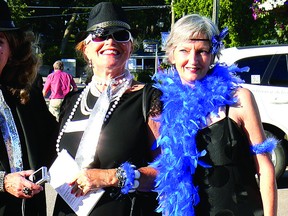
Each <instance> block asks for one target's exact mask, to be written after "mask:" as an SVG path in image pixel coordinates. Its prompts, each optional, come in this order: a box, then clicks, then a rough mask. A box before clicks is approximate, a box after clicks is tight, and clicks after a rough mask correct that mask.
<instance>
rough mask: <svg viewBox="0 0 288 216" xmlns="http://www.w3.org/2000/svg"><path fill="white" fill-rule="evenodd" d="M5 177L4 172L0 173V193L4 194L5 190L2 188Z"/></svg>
mask: <svg viewBox="0 0 288 216" xmlns="http://www.w3.org/2000/svg"><path fill="white" fill-rule="evenodd" d="M5 175H6V172H5V171H0V192H5V188H4V178H5Z"/></svg>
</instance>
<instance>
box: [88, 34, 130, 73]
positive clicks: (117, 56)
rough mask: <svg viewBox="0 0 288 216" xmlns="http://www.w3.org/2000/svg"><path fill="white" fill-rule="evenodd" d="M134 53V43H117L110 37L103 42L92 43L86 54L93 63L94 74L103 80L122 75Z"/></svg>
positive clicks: (89, 44) (89, 43)
mask: <svg viewBox="0 0 288 216" xmlns="http://www.w3.org/2000/svg"><path fill="white" fill-rule="evenodd" d="M131 52H132V42H131V41H128V42H116V41H115V40H114V39H113V38H112V37H108V38H107V39H106V40H105V41H102V42H93V41H90V42H88V43H87V44H86V46H85V50H84V53H85V55H86V57H87V59H88V60H89V61H92V65H93V71H94V74H96V75H97V76H101V77H103V78H105V77H106V78H113V77H116V76H119V75H120V74H122V73H123V72H124V70H125V66H126V62H127V60H128V59H129V57H130V54H131Z"/></svg>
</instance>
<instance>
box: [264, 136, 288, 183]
mask: <svg viewBox="0 0 288 216" xmlns="http://www.w3.org/2000/svg"><path fill="white" fill-rule="evenodd" d="M265 134H266V137H267V138H268V137H274V138H275V139H277V137H276V136H275V135H274V134H272V133H271V132H269V131H265ZM284 144H285V141H284V140H279V142H278V143H277V147H276V148H275V149H274V150H273V151H272V152H271V160H272V162H273V165H274V167H275V175H276V179H279V178H280V177H281V176H282V175H283V174H284V172H285V169H286V151H285V149H284V147H283V145H284Z"/></svg>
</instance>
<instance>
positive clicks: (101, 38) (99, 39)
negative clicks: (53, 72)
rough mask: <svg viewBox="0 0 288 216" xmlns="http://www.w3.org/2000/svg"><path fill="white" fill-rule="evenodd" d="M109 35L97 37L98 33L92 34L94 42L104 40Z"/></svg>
mask: <svg viewBox="0 0 288 216" xmlns="http://www.w3.org/2000/svg"><path fill="white" fill-rule="evenodd" d="M106 38H107V37H97V36H96V35H92V41H93V42H103V41H105V40H106Z"/></svg>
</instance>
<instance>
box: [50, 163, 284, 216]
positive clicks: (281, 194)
mask: <svg viewBox="0 0 288 216" xmlns="http://www.w3.org/2000/svg"><path fill="white" fill-rule="evenodd" d="M277 184H278V214H277V216H287V215H288V168H287V169H286V172H285V174H284V175H283V176H282V177H281V179H279V181H278V183H277ZM45 190H46V194H47V196H46V198H47V211H48V214H47V216H52V210H53V206H54V203H55V196H56V192H55V190H54V189H53V188H52V187H51V186H50V185H49V184H46V185H45Z"/></svg>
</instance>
